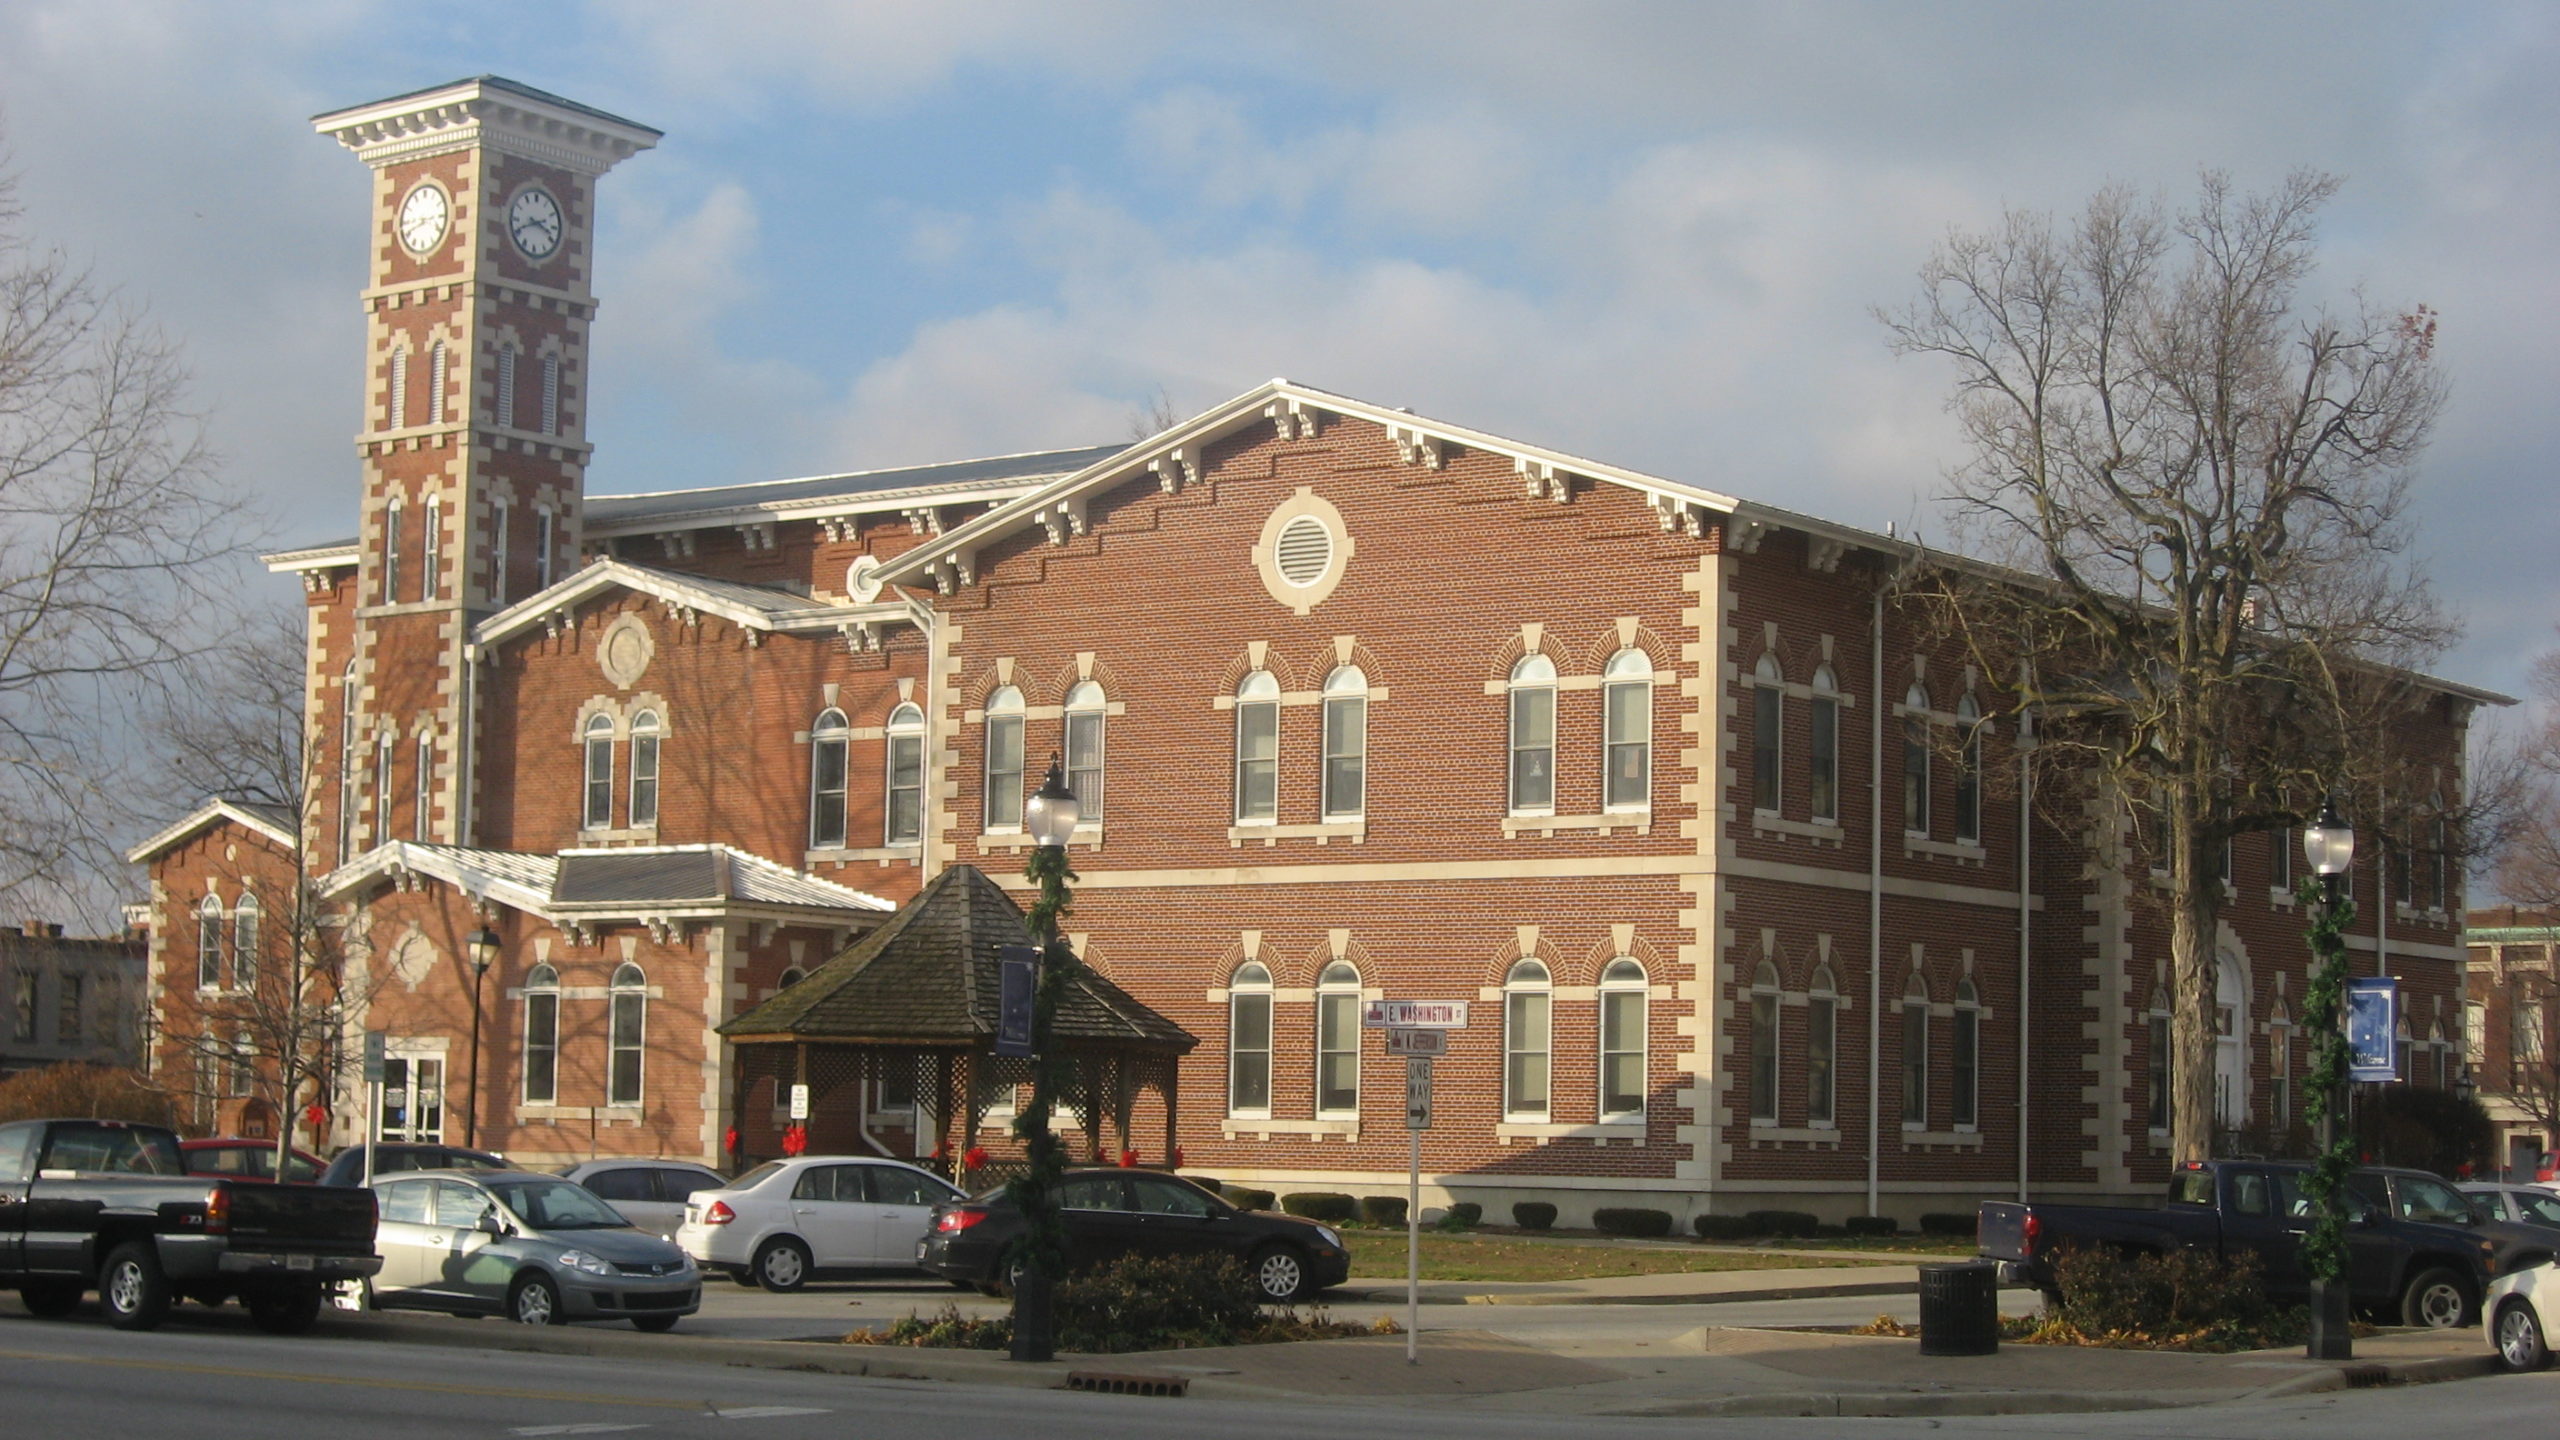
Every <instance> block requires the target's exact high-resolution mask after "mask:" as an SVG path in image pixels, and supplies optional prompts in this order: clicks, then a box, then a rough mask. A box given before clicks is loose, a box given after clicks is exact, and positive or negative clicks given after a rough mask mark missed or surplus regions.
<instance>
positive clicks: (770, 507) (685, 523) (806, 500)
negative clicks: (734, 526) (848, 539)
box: [586, 445, 1127, 535]
mask: <svg viewBox="0 0 2560 1440" xmlns="http://www.w3.org/2000/svg"><path fill="white" fill-rule="evenodd" d="M1125 448H1127V447H1125V446H1120V445H1088V446H1083V447H1080V448H1077V449H1072V450H1037V451H1032V452H1030V453H1027V454H1022V455H995V456H988V457H985V458H982V459H976V460H946V461H942V462H939V463H937V464H932V465H908V466H901V467H898V468H896V469H890V470H860V471H853V472H850V473H847V474H842V475H813V476H803V477H800V478H798V479H791V480H765V481H759V482H756V483H753V484H747V485H717V486H707V487H704V488H701V489H693V490H660V491H654V492H648V493H643V494H638V495H590V496H588V497H587V509H586V530H587V533H588V534H589V535H630V534H647V533H650V532H652V531H658V530H674V529H691V528H698V527H701V526H706V525H714V524H722V523H728V522H733V521H737V520H771V519H776V518H783V517H789V518H814V517H816V516H819V515H832V514H839V513H844V512H848V511H854V510H878V509H882V508H885V507H884V505H883V503H882V502H884V501H885V502H905V503H909V504H917V505H923V504H931V503H940V504H946V505H947V504H954V503H958V502H960V501H963V500H997V501H1001V500H1008V499H1011V498H1012V497H1014V496H1015V495H1018V494H1021V493H1022V492H1023V491H1024V490H1025V489H1027V488H1029V487H1030V486H1032V485H1034V484H1037V483H1039V482H1041V481H1046V480H1054V479H1056V478H1057V477H1059V476H1061V475H1068V474H1073V473H1074V472H1076V471H1078V470H1082V469H1084V468H1086V467H1087V466H1090V465H1093V464H1095V463H1096V462H1098V461H1101V460H1103V459H1106V458H1108V457H1110V456H1112V455H1116V454H1118V453H1119V452H1120V451H1121V450H1123V449H1125Z"/></svg>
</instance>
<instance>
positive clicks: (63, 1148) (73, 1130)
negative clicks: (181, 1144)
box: [38, 1125, 187, 1175]
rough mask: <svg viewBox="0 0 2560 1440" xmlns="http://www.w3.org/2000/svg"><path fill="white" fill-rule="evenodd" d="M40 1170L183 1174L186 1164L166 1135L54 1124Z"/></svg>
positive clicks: (122, 1127) (124, 1128) (128, 1128)
mask: <svg viewBox="0 0 2560 1440" xmlns="http://www.w3.org/2000/svg"><path fill="white" fill-rule="evenodd" d="M38 1168H40V1169H45V1170H84V1171H89V1172H91V1173H100V1174H108V1175H184V1174H185V1173H187V1167H186V1162H185V1161H183V1160H181V1159H180V1158H179V1156H178V1145H177V1142H176V1141H174V1140H172V1139H170V1138H169V1136H168V1134H167V1132H165V1131H160V1130H136V1129H134V1128H132V1127H131V1126H126V1125H56V1126H54V1127H53V1139H52V1140H51V1142H50V1143H48V1144H47V1145H46V1146H45V1152H44V1159H43V1161H42V1163H41V1164H40V1166H39V1167H38Z"/></svg>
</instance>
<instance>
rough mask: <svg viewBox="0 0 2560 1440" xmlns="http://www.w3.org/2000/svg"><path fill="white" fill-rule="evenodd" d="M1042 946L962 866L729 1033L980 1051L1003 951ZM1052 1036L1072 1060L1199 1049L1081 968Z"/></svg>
mask: <svg viewBox="0 0 2560 1440" xmlns="http://www.w3.org/2000/svg"><path fill="white" fill-rule="evenodd" d="M1036 943H1037V941H1036V940H1035V939H1034V938H1033V936H1032V934H1031V929H1030V926H1029V925H1028V924H1026V923H1025V922H1024V919H1023V915H1022V910H1021V907H1019V906H1017V905H1016V904H1014V902H1013V897H1012V896H1010V895H1007V894H1006V893H1005V892H1004V890H1003V888H1002V887H1000V886H998V885H997V884H996V883H995V882H994V881H993V880H990V879H988V878H987V877H986V875H985V874H984V873H983V872H981V871H980V870H979V869H978V868H977V867H975V866H973V865H954V866H952V867H950V868H949V869H946V870H944V871H943V872H942V873H941V874H940V875H938V876H936V877H934V879H933V881H932V883H930V884H928V885H926V886H925V888H924V890H923V891H922V892H921V893H920V894H918V895H917V896H916V898H914V899H913V900H910V901H908V902H907V903H906V905H905V906H904V907H902V908H901V909H900V910H899V911H898V913H897V914H896V915H895V916H892V917H891V918H890V919H889V920H888V922H887V923H885V924H883V925H882V926H881V927H880V928H879V929H877V930H875V931H873V932H871V933H870V934H869V935H866V936H864V937H863V938H862V939H860V940H859V941H856V942H855V943H854V944H853V945H852V946H850V947H849V948H847V949H846V950H844V951H843V952H842V953H840V954H838V955H837V956H836V957H835V958H833V959H831V960H829V961H827V962H826V963H825V964H823V965H820V966H819V967H818V968H816V969H815V970H812V971H810V972H809V974H808V977H807V978H805V979H803V980H802V981H800V983H798V984H796V985H794V986H792V987H791V988H790V989H788V990H785V991H783V992H782V993H781V994H779V995H776V996H774V997H773V998H772V999H770V1000H767V1001H765V1002H764V1003H763V1004H761V1005H758V1006H756V1007H755V1008H753V1009H751V1010H749V1011H747V1012H746V1013H745V1014H743V1015H740V1016H739V1017H737V1018H736V1019H734V1020H732V1021H730V1022H729V1023H728V1024H726V1025H723V1026H721V1027H720V1033H721V1034H722V1035H724V1036H726V1037H728V1039H729V1040H730V1041H732V1042H733V1043H736V1044H741V1045H769V1044H789V1043H795V1042H796V1043H807V1044H827V1045H878V1046H899V1047H914V1048H920V1049H943V1048H951V1049H968V1050H976V1049H980V1048H983V1047H986V1046H989V1045H991V1044H992V1043H993V1041H994V1039H995V1034H996V1004H997V995H998V986H999V983H1000V982H999V980H998V978H997V975H998V970H997V965H998V952H999V951H1000V950H1001V949H1002V947H1004V946H1007V945H1033V944H1036ZM1051 1035H1052V1036H1053V1038H1054V1039H1055V1040H1056V1041H1057V1042H1058V1043H1059V1045H1060V1047H1061V1048H1062V1049H1065V1050H1070V1051H1072V1050H1080V1049H1096V1048H1114V1049H1117V1048H1131V1049H1143V1050H1157V1051H1167V1052H1171V1053H1173V1054H1181V1053H1183V1052H1186V1051H1188V1050H1190V1049H1191V1048H1192V1047H1193V1046H1195V1045H1197V1044H1198V1043H1199V1041H1198V1040H1197V1039H1195V1038H1194V1037H1193V1036H1192V1035H1191V1033H1190V1032H1189V1031H1187V1030H1184V1029H1183V1028H1182V1027H1181V1026H1179V1025H1176V1024H1175V1023H1173V1022H1172V1021H1171V1020H1168V1019H1166V1018H1165V1017H1164V1016H1162V1015H1159V1014H1157V1013H1156V1012H1155V1011H1153V1010H1150V1009H1148V1008H1147V1007H1146V1006H1145V1005H1142V1004H1140V1003H1139V1002H1138V1001H1137V1000H1136V999H1135V998H1133V997H1132V996H1130V994H1129V993H1128V992H1127V991H1125V990H1122V989H1121V988H1120V987H1119V986H1117V985H1114V984H1112V983H1111V982H1110V981H1109V980H1106V979H1104V978H1103V977H1102V976H1101V975H1099V974H1096V973H1095V972H1094V971H1093V970H1091V969H1090V968H1087V967H1084V966H1078V967H1077V968H1076V970H1075V971H1074V973H1072V974H1071V975H1069V976H1068V978H1067V983H1066V993H1065V995H1064V996H1063V997H1061V999H1060V1000H1059V1003H1058V1010H1057V1016H1056V1019H1055V1021H1054V1022H1053V1025H1052V1029H1051Z"/></svg>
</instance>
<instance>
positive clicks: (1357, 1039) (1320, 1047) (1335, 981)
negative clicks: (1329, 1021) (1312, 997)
mask: <svg viewBox="0 0 2560 1440" xmlns="http://www.w3.org/2000/svg"><path fill="white" fill-rule="evenodd" d="M1336 966H1340V967H1342V968H1345V969H1348V968H1350V967H1349V962H1348V961H1341V960H1337V961H1333V962H1331V963H1330V964H1328V965H1327V966H1326V967H1325V971H1326V975H1325V977H1324V978H1322V979H1319V980H1318V981H1317V982H1316V1025H1315V1042H1316V1044H1315V1058H1316V1075H1315V1082H1316V1083H1315V1100H1316V1112H1315V1113H1316V1118H1317V1119H1319V1120H1356V1119H1358V1118H1360V1091H1361V1084H1360V1082H1361V1081H1362V1080H1363V1079H1364V1078H1365V1077H1364V1076H1363V1075H1362V1074H1361V1070H1362V1068H1363V1067H1362V1065H1361V1063H1360V1062H1361V1059H1362V1056H1361V1053H1360V1052H1361V1037H1362V1034H1363V1032H1362V1030H1361V1029H1360V1025H1359V1019H1360V1009H1359V1007H1360V994H1361V990H1360V975H1359V972H1358V971H1356V970H1354V971H1353V972H1352V975H1351V978H1350V979H1349V980H1348V981H1344V980H1341V979H1339V978H1336V977H1334V976H1333V975H1332V974H1331V972H1332V971H1333V970H1334V968H1335V967H1336ZM1345 996H1348V997H1349V998H1350V1000H1351V1005H1352V1011H1351V1018H1352V1029H1351V1103H1350V1104H1348V1105H1331V1106H1328V1105H1326V1104H1325V1103H1324V1062H1325V1056H1326V1053H1327V1052H1326V1050H1325V1048H1324V1008H1325V1003H1326V1001H1327V1000H1334V1001H1339V1000H1340V999H1341V998H1342V997H1345Z"/></svg>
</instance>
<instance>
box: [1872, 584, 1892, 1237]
mask: <svg viewBox="0 0 2560 1440" xmlns="http://www.w3.org/2000/svg"><path fill="white" fill-rule="evenodd" d="M1867 655H1868V659H1869V661H1870V669H1871V675H1870V680H1869V683H1868V686H1867V696H1868V699H1869V700H1870V701H1871V702H1872V703H1873V705H1874V707H1875V712H1876V719H1875V746H1874V749H1875V753H1874V755H1873V756H1872V757H1871V758H1870V760H1869V763H1868V765H1867V1213H1868V1214H1870V1215H1875V1214H1880V1213H1882V1212H1881V1211H1879V1210H1878V1209H1877V1190H1878V1188H1879V1186H1878V1184H1877V1181H1878V1174H1877V1167H1878V1163H1879V1161H1880V1159H1881V1157H1882V1155H1883V1146H1884V1141H1883V1139H1882V1137H1881V1136H1880V1135H1879V1133H1878V1131H1877V1128H1876V1127H1877V1126H1878V1125H1880V1124H1882V1123H1883V1119H1884V1111H1883V1109H1882V1105H1883V1101H1882V1100H1881V1099H1880V1098H1879V1095H1880V1091H1879V1089H1878V1087H1879V1086H1880V1085H1882V1084H1883V1077H1884V1068H1883V1067H1884V1010H1883V1008H1882V1007H1883V1005H1884V716H1885V711H1886V710H1887V709H1888V708H1890V707H1888V706H1887V705H1886V704H1885V703H1884V588H1883V587H1882V586H1878V587H1877V588H1876V593H1875V618H1874V620H1873V621H1872V623H1871V624H1870V626H1869V631H1868V635H1867Z"/></svg>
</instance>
